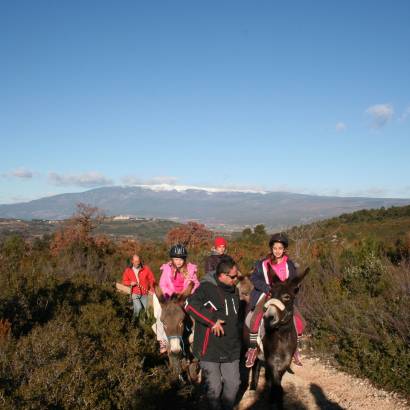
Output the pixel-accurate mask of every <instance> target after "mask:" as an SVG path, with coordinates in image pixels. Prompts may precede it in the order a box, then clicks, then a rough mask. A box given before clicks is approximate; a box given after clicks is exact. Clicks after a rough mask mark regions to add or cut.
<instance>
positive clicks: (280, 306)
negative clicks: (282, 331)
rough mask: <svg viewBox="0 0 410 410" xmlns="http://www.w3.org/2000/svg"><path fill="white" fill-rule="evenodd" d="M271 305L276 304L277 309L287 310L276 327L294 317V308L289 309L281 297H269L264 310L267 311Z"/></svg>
mask: <svg viewBox="0 0 410 410" xmlns="http://www.w3.org/2000/svg"><path fill="white" fill-rule="evenodd" d="M270 306H275V307H276V309H278V310H280V311H281V312H283V311H285V314H284V315H283V317H282V318H281V319H280V320H279V321H278V323H276V324H275V326H274V328H276V327H279V326H280V325H284V324H286V323H288V322H289V321H290V320H291V319H292V317H293V310H287V309H286V307H285V305H284V304H283V302H282V301H280V300H279V299H275V298H272V299H269V300H268V301H267V302H266V303H265V304H264V305H263V310H264V311H265V312H266V311H267V310H268V308H269V307H270Z"/></svg>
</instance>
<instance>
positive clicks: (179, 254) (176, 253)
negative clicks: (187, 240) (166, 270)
mask: <svg viewBox="0 0 410 410" xmlns="http://www.w3.org/2000/svg"><path fill="white" fill-rule="evenodd" d="M169 256H170V258H181V259H186V258H187V256H188V251H187V250H186V248H185V246H184V245H181V244H180V243H178V244H177V245H174V246H173V247H172V248H171V249H170V250H169Z"/></svg>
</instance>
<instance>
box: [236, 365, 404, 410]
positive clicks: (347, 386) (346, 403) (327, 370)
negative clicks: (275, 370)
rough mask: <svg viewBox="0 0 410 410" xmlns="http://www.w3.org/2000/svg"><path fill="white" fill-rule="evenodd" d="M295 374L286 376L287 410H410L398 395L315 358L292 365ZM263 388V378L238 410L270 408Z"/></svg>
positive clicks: (246, 394) (284, 384)
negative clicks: (300, 365)
mask: <svg viewBox="0 0 410 410" xmlns="http://www.w3.org/2000/svg"><path fill="white" fill-rule="evenodd" d="M292 370H293V371H294V374H290V373H286V374H285V376H284V378H283V381H282V385H283V386H284V389H285V392H286V395H285V408H286V409H292V410H305V409H306V410H311V409H312V410H313V409H329V410H338V409H349V410H353V409H354V410H356V409H360V410H404V409H410V406H409V404H406V401H405V400H404V399H403V398H401V397H400V396H399V395H398V394H396V393H389V392H386V391H383V390H381V389H378V388H376V387H374V386H372V385H371V384H370V383H369V382H368V381H367V380H363V379H359V378H356V377H353V376H350V375H348V374H346V373H343V372H341V371H339V370H336V369H334V368H332V367H331V366H328V365H325V364H324V363H323V362H321V361H320V360H319V359H316V358H306V357H305V358H303V367H298V366H295V365H293V366H292ZM261 373H262V372H261ZM263 385H264V377H263V376H262V374H261V378H260V382H259V386H258V390H257V391H256V392H250V391H247V392H246V393H245V394H244V396H243V398H242V400H241V402H240V405H239V407H238V410H247V409H254V410H264V409H268V408H270V407H269V406H268V405H267V404H266V398H264V396H263Z"/></svg>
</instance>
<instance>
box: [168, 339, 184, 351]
mask: <svg viewBox="0 0 410 410" xmlns="http://www.w3.org/2000/svg"><path fill="white" fill-rule="evenodd" d="M167 338H168V341H170V340H171V339H179V342H180V344H181V345H182V354H183V356H186V352H185V343H184V338H183V337H182V336H167Z"/></svg>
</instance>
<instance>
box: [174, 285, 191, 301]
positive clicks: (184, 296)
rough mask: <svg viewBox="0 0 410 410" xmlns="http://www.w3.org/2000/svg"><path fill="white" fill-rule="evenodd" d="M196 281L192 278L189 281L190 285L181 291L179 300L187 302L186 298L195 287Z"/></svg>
mask: <svg viewBox="0 0 410 410" xmlns="http://www.w3.org/2000/svg"><path fill="white" fill-rule="evenodd" d="M194 285H195V283H194V282H192V280H191V281H190V282H189V285H188V286H187V287H186V289H185V290H184V291H183V292H181V293H180V294H179V295H178V297H177V300H178V302H185V299H186V298H187V297H188V296H189V295H190V294H191V293H192V289H193V288H194Z"/></svg>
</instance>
